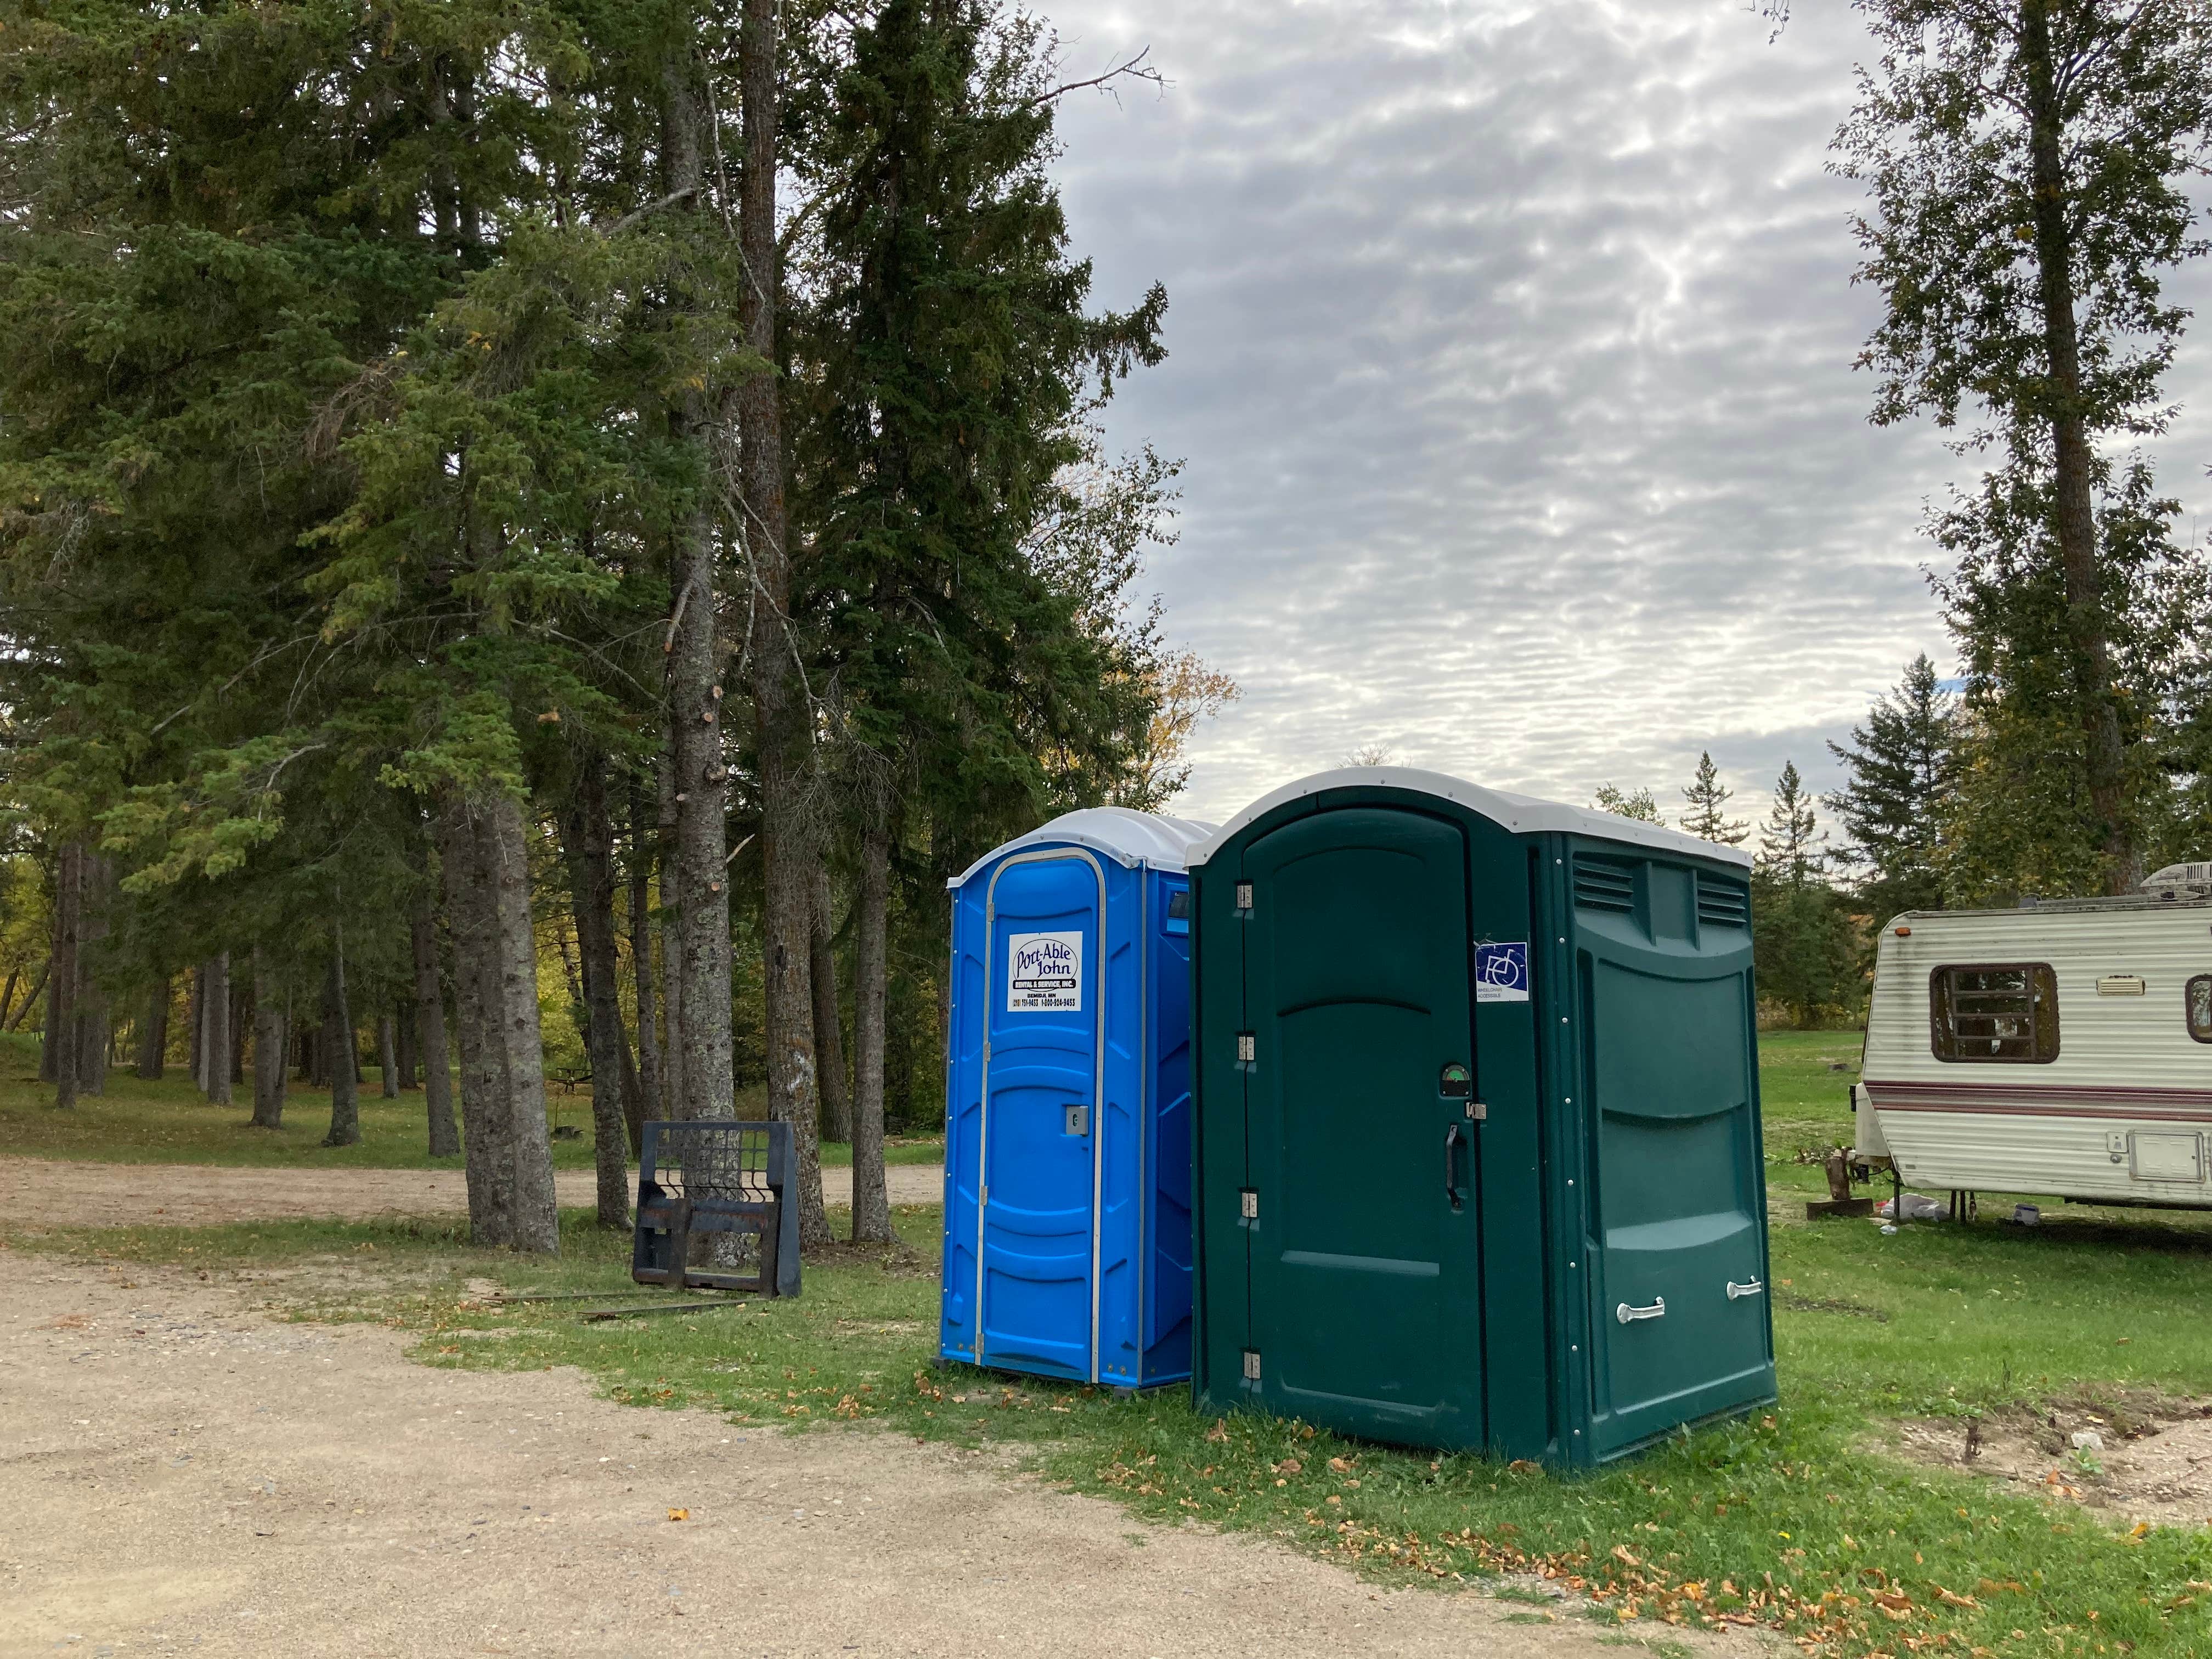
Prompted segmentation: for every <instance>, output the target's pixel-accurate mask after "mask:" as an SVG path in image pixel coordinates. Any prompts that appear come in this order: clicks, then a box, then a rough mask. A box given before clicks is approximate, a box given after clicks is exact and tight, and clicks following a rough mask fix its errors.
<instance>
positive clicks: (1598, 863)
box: [1575, 857, 1636, 910]
mask: <svg viewBox="0 0 2212 1659" xmlns="http://www.w3.org/2000/svg"><path fill="white" fill-rule="evenodd" d="M1575 903H1576V904H1577V907H1579V908H1582V909H1584V910H1633V909H1634V908H1636V872H1635V871H1634V869H1632V867H1631V866H1627V865H1625V864H1615V863H1613V861H1612V860H1608V859H1594V858H1588V857H1583V858H1577V860H1575Z"/></svg>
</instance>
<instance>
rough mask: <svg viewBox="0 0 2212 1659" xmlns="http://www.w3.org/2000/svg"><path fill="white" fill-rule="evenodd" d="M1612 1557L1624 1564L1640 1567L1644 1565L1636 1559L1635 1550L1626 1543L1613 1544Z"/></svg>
mask: <svg viewBox="0 0 2212 1659" xmlns="http://www.w3.org/2000/svg"><path fill="white" fill-rule="evenodd" d="M1613 1559H1614V1560H1616V1561H1618V1562H1620V1564H1621V1565H1624V1566H1630V1567H1640V1566H1642V1565H1644V1563H1643V1562H1642V1561H1640V1560H1638V1559H1637V1555H1636V1552H1635V1551H1633V1550H1632V1549H1630V1548H1629V1547H1628V1546H1627V1545H1626V1544H1615V1545H1614V1546H1613Z"/></svg>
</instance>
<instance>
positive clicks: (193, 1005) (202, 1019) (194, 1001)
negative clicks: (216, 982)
mask: <svg viewBox="0 0 2212 1659" xmlns="http://www.w3.org/2000/svg"><path fill="white" fill-rule="evenodd" d="M185 1004H186V1006H185V1018H187V1019H188V1020H190V1021H191V1029H192V1045H191V1046H192V1052H191V1073H192V1087H193V1088H195V1089H197V1090H198V1091H200V1092H201V1093H202V1094H205V1093H206V1092H207V963H204V962H203V963H200V964H199V965H198V966H197V967H196V968H194V969H192V990H191V995H190V996H189V997H187V998H186V999H185Z"/></svg>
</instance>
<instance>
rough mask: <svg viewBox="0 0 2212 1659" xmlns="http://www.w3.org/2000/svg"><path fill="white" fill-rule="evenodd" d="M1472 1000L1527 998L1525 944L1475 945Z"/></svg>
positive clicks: (1526, 946)
mask: <svg viewBox="0 0 2212 1659" xmlns="http://www.w3.org/2000/svg"><path fill="white" fill-rule="evenodd" d="M1474 1000H1476V1001H1477V1002H1526V1001H1528V943H1527V941H1526V940H1522V941H1521V942H1519V943H1517V944H1513V945H1476V946H1475V947H1474Z"/></svg>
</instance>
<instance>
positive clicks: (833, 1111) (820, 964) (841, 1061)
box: [807, 860, 853, 1141]
mask: <svg viewBox="0 0 2212 1659" xmlns="http://www.w3.org/2000/svg"><path fill="white" fill-rule="evenodd" d="M813 908H814V915H813V918H812V926H811V928H810V930H809V933H808V936H807V951H808V964H807V969H808V971H807V980H808V988H809V990H810V991H811V994H812V996H813V999H814V1052H815V1054H816V1056H817V1059H818V1060H819V1061H820V1064H821V1079H822V1138H823V1139H824V1140H843V1141H849V1140H851V1139H852V1138H853V1091H852V1085H851V1084H850V1082H849V1081H848V1079H847V1078H846V1075H845V1029H844V1023H843V1021H844V1016H843V1011H842V1009H840V1008H839V1007H838V1006H837V1003H838V998H837V946H836V925H835V924H836V902H835V899H834V897H833V896H832V895H831V892H830V890H829V865H828V863H826V862H825V861H823V860H817V861H816V863H815V866H814V906H813Z"/></svg>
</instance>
